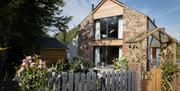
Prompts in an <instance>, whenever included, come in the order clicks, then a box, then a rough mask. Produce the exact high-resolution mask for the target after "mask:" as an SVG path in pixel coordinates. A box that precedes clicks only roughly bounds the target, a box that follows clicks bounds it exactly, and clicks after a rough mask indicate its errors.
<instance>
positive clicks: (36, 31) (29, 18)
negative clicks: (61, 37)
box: [0, 0, 71, 48]
mask: <svg viewBox="0 0 180 91" xmlns="http://www.w3.org/2000/svg"><path fill="white" fill-rule="evenodd" d="M63 6H64V2H63V0H1V1H0V12H1V13H0V25H1V26H0V34H1V39H2V40H1V43H0V44H2V45H1V46H2V47H6V46H8V47H9V46H10V47H12V46H21V47H26V48H27V47H31V46H29V45H32V44H33V41H32V40H33V39H34V38H35V37H37V36H41V35H44V34H45V31H48V27H52V26H54V27H56V28H58V29H59V30H60V31H64V30H66V29H67V28H68V26H67V23H68V22H69V21H70V20H71V17H68V16H62V15H61V13H62V7H63ZM27 41H28V42H27ZM17 43H18V44H17Z"/></svg>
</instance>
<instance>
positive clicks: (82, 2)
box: [63, 0, 180, 40]
mask: <svg viewBox="0 0 180 91" xmlns="http://www.w3.org/2000/svg"><path fill="white" fill-rule="evenodd" d="M64 1H65V3H66V4H65V7H64V8H63V14H64V15H68V16H73V19H72V21H71V22H70V23H69V27H70V28H72V27H73V26H77V25H78V24H79V23H80V22H81V21H82V20H83V19H84V18H85V17H86V16H87V15H88V14H89V12H90V11H91V4H95V5H97V4H98V3H99V2H100V1H101V0H64ZM120 1H121V2H123V3H125V4H127V5H128V6H130V7H132V8H134V9H136V10H138V11H140V12H142V13H144V14H146V15H148V16H149V17H150V18H151V19H155V20H156V24H157V25H158V26H159V27H165V28H166V32H168V33H169V34H170V35H171V36H173V37H174V38H176V39H178V40H180V0H120Z"/></svg>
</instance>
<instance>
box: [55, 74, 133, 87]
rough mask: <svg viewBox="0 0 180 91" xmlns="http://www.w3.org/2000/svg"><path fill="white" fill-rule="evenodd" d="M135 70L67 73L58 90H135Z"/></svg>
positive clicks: (58, 85)
mask: <svg viewBox="0 0 180 91" xmlns="http://www.w3.org/2000/svg"><path fill="white" fill-rule="evenodd" d="M134 75H135V74H134V72H132V71H126V72H114V71H113V72H103V73H102V74H99V75H98V73H95V72H88V73H87V74H85V73H66V74H64V75H62V76H61V77H60V78H59V79H60V80H59V81H58V84H57V89H56V91H135V82H134V81H135V79H134Z"/></svg>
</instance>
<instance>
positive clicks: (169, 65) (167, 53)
mask: <svg viewBox="0 0 180 91" xmlns="http://www.w3.org/2000/svg"><path fill="white" fill-rule="evenodd" d="M172 46H173V45H170V46H168V47H167V48H165V49H163V50H162V51H161V53H160V60H161V75H162V80H161V86H162V90H163V91H174V90H173V88H172V84H171V83H172V81H173V80H174V77H175V76H176V75H177V74H178V73H179V72H180V70H179V69H178V67H177V65H176V64H175V63H174V62H173V48H172Z"/></svg>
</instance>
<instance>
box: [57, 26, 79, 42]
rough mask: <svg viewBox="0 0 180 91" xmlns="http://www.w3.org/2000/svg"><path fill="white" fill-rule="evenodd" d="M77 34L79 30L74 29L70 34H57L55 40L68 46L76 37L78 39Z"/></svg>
mask: <svg viewBox="0 0 180 91" xmlns="http://www.w3.org/2000/svg"><path fill="white" fill-rule="evenodd" d="M77 33H78V28H77V27H74V28H73V29H71V30H70V31H68V32H60V33H57V34H56V35H55V38H56V39H58V40H59V41H62V42H64V43H65V44H68V43H70V42H71V41H72V39H73V38H74V37H76V35H77Z"/></svg>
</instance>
